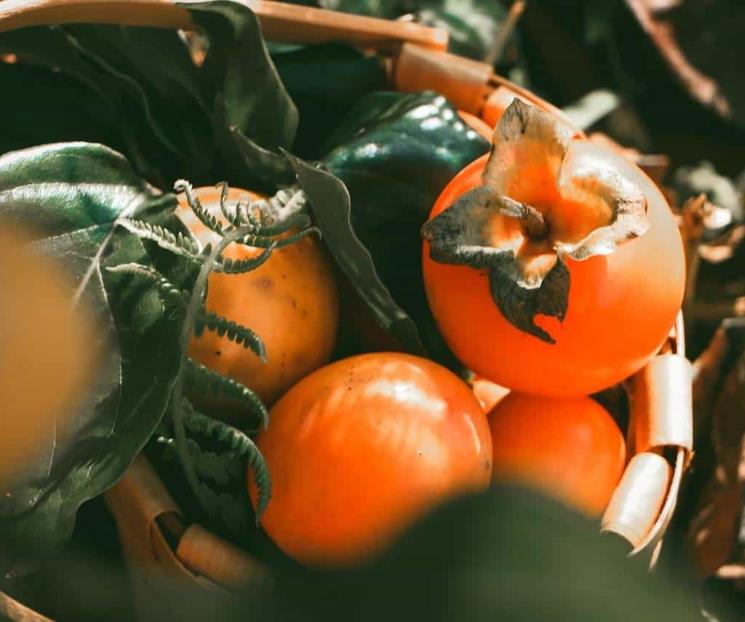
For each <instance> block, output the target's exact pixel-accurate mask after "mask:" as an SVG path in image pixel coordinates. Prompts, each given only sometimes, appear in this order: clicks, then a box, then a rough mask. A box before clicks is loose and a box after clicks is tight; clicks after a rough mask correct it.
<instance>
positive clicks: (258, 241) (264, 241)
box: [236, 226, 321, 250]
mask: <svg viewBox="0 0 745 622" xmlns="http://www.w3.org/2000/svg"><path fill="white" fill-rule="evenodd" d="M311 233H314V234H316V235H317V236H318V237H319V239H320V238H321V230H320V229H319V228H318V227H310V226H308V227H306V228H304V229H303V230H302V231H298V232H297V233H295V234H293V235H290V236H287V237H285V238H279V239H277V238H272V237H268V236H265V235H247V236H246V237H244V238H240V239H239V240H236V243H237V244H243V245H244V246H251V247H253V248H269V247H270V246H271V245H272V244H274V250H279V249H282V248H286V247H288V246H291V245H292V244H294V243H295V242H297V241H298V240H300V239H302V238H304V237H305V236H306V235H309V234H311Z"/></svg>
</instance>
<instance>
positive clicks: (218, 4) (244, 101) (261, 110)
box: [182, 0, 298, 149]
mask: <svg viewBox="0 0 745 622" xmlns="http://www.w3.org/2000/svg"><path fill="white" fill-rule="evenodd" d="M182 6H183V7H184V8H186V9H188V10H189V12H190V13H191V16H192V19H193V20H194V23H195V24H196V25H197V26H199V27H200V28H202V29H203V30H204V31H205V33H206V34H207V37H208V39H209V41H210V45H209V50H208V52H207V57H206V58H205V61H204V64H203V66H202V68H201V72H200V73H201V79H202V84H203V88H204V92H205V94H206V97H207V98H208V102H209V105H210V106H211V107H212V109H213V110H214V109H215V105H216V99H217V97H218V96H219V97H221V98H222V100H223V101H224V104H225V121H226V126H227V127H228V128H232V127H236V128H238V130H240V131H241V133H243V134H244V135H245V136H247V137H249V138H250V139H251V140H255V141H256V142H257V143H259V144H260V145H261V146H262V147H264V148H265V149H276V148H278V147H289V146H290V144H291V143H292V140H293V138H294V137H295V131H296V129H297V121H298V116H297V109H296V108H295V105H294V104H293V103H292V100H291V99H290V97H289V95H288V94H287V92H286V91H285V89H284V86H283V85H282V82H281V80H280V79H279V75H278V74H277V71H276V69H275V68H274V65H273V64H272V61H271V59H270V57H269V53H268V51H267V49H266V45H265V44H264V40H263V38H262V37H261V27H260V25H259V21H258V19H257V18H256V15H254V13H253V12H252V11H251V10H250V9H249V8H248V7H246V6H243V5H241V4H238V3H236V2H227V1H221V0H218V1H214V2H200V3H191V2H189V3H184V4H183V5H182Z"/></svg>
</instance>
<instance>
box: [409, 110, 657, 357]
mask: <svg viewBox="0 0 745 622" xmlns="http://www.w3.org/2000/svg"><path fill="white" fill-rule="evenodd" d="M572 135H573V130H572V128H571V127H569V126H568V125H567V124H565V123H563V122H562V121H561V120H559V119H557V118H555V117H554V116H553V115H551V114H550V113H548V112H544V111H543V110H540V109H539V108H536V107H535V106H531V105H530V104H526V103H524V102H522V101H520V100H518V99H515V100H513V102H512V104H511V105H510V106H509V108H507V110H506V111H505V113H504V115H503V116H502V118H501V119H500V121H499V123H498V125H497V127H496V128H495V131H494V142H493V145H492V150H491V154H490V155H489V159H488V162H487V164H486V167H485V169H484V173H483V177H482V183H481V185H480V186H478V187H476V188H474V189H472V190H470V191H468V192H466V193H465V194H463V195H462V196H461V197H460V198H459V199H458V200H457V201H456V202H455V203H453V204H452V205H451V206H450V207H448V208H447V209H446V210H444V211H443V212H441V213H440V214H438V215H437V216H436V217H435V218H433V219H432V220H430V221H429V222H427V223H426V224H425V225H424V227H422V235H423V237H424V239H426V240H427V241H428V242H429V244H430V256H431V258H432V259H433V260H434V261H437V262H440V263H447V264H456V265H467V266H470V267H472V268H475V269H479V270H486V271H487V272H488V274H489V286H490V292H491V296H492V299H493V300H494V302H495V303H496V305H497V306H498V308H499V310H500V311H501V312H502V315H503V316H504V317H505V318H506V319H507V320H508V321H509V322H510V323H512V324H513V325H514V326H515V327H517V328H519V329H520V330H523V331H525V332H527V333H529V334H531V335H534V336H535V337H538V338H539V339H542V340H543V341H546V342H548V343H554V339H553V338H552V337H551V335H549V334H548V333H547V332H546V331H545V330H544V329H542V328H541V327H540V326H537V325H536V323H535V317H536V316H537V315H547V316H551V317H556V318H558V319H559V320H563V319H564V317H565V316H566V312H567V307H568V300H569V285H570V284H569V281H570V278H569V277H570V275H569V270H568V268H567V265H566V259H567V258H571V259H573V260H575V261H583V260H585V259H588V258H590V257H593V256H595V255H608V254H610V253H613V252H614V251H615V250H616V248H617V247H618V245H619V244H622V243H623V242H625V241H627V240H630V239H632V238H635V237H638V236H640V235H643V234H644V233H645V231H646V230H647V228H648V226H649V224H648V220H647V200H646V198H645V197H644V195H643V193H642V191H641V190H640V189H639V187H638V186H636V184H634V183H633V182H632V181H630V180H629V179H627V178H626V177H624V176H622V175H621V174H620V173H619V172H617V171H615V170H612V169H610V168H609V167H608V166H607V165H602V164H600V163H598V164H596V165H593V163H592V162H588V160H587V158H575V157H573V150H572Z"/></svg>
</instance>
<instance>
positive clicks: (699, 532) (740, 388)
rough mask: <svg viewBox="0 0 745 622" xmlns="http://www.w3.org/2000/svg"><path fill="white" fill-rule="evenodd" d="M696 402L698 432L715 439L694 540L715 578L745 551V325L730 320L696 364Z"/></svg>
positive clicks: (701, 565) (703, 567) (705, 572)
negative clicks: (744, 527) (712, 457)
mask: <svg viewBox="0 0 745 622" xmlns="http://www.w3.org/2000/svg"><path fill="white" fill-rule="evenodd" d="M693 398H694V414H695V420H694V425H695V427H696V433H697V434H699V435H700V436H702V437H705V435H707V433H708V434H709V435H710V440H711V445H712V447H713V455H714V461H713V464H711V465H710V468H709V469H708V471H709V472H708V481H706V484H705V485H704V488H703V491H702V492H701V494H700V495H699V499H698V503H697V507H696V510H695V513H694V516H693V519H692V520H691V523H690V526H689V533H688V539H689V546H690V547H691V550H692V552H693V556H694V559H695V560H696V564H697V566H698V570H699V572H700V574H701V575H702V576H710V575H713V574H714V573H716V572H717V570H718V569H719V568H720V567H722V566H723V565H724V564H726V563H727V562H729V561H731V560H732V559H733V558H735V557H736V556H737V555H738V551H741V550H742V549H743V547H745V538H744V537H743V536H745V534H743V533H742V529H741V521H742V518H743V501H744V500H745V418H743V416H742V413H743V412H745V321H743V320H740V319H737V320H727V321H725V322H724V323H723V325H722V327H721V328H720V329H719V330H718V331H717V333H716V334H715V335H714V338H713V339H712V341H711V343H710V345H709V347H708V348H707V349H706V350H705V351H704V352H703V353H702V354H701V356H700V357H699V358H698V360H697V361H696V362H695V364H694V382H693ZM699 468H705V465H699Z"/></svg>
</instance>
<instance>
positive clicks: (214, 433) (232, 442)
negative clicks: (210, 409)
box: [184, 406, 272, 522]
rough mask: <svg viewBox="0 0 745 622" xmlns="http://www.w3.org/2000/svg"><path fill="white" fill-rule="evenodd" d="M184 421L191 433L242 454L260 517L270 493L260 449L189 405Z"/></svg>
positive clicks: (269, 478)
mask: <svg viewBox="0 0 745 622" xmlns="http://www.w3.org/2000/svg"><path fill="white" fill-rule="evenodd" d="M184 423H185V424H186V429H187V430H189V431H190V432H191V433H192V434H201V435H203V436H207V437H209V438H213V439H216V440H218V441H220V442H222V443H225V444H226V445H228V446H229V447H230V449H232V450H233V451H234V452H235V453H236V454H238V455H240V456H243V457H244V458H246V460H247V461H248V465H249V467H250V469H251V471H252V473H253V477H254V481H255V483H256V488H257V490H258V492H259V498H258V500H257V504H256V508H255V511H256V521H257V522H258V521H259V520H260V519H261V516H262V515H263V513H264V511H265V510H266V507H267V505H268V503H269V500H270V498H271V495H272V482H271V477H270V476H269V467H268V466H267V464H266V461H265V460H264V456H262V455H261V451H259V448H258V447H257V446H256V444H255V443H254V442H253V441H252V440H251V438H250V437H249V436H248V435H247V434H245V433H243V432H241V431H240V430H238V429H237V428H234V427H233V426H231V425H229V424H227V423H225V422H223V421H219V420H217V419H213V418H212V417H208V416H207V415H203V414H202V413H200V412H197V411H196V410H194V409H193V408H191V407H190V406H186V407H185V409H184Z"/></svg>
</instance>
